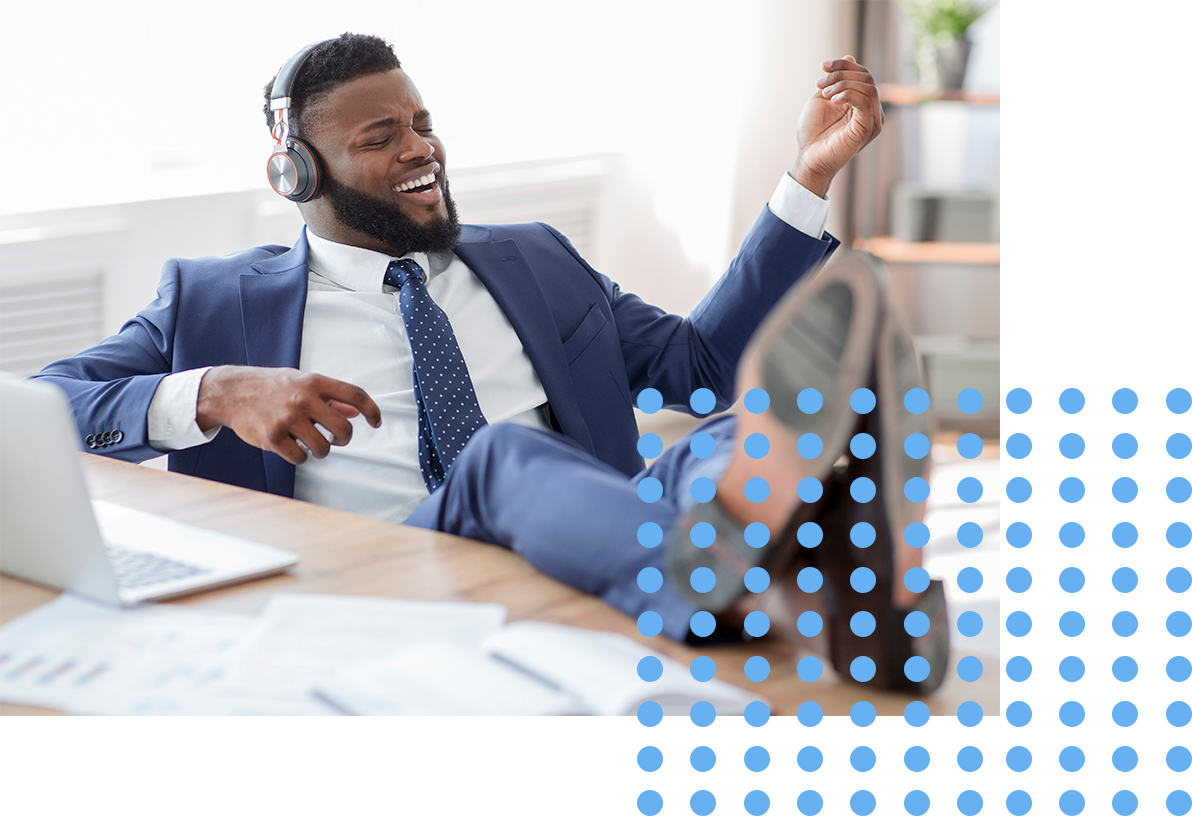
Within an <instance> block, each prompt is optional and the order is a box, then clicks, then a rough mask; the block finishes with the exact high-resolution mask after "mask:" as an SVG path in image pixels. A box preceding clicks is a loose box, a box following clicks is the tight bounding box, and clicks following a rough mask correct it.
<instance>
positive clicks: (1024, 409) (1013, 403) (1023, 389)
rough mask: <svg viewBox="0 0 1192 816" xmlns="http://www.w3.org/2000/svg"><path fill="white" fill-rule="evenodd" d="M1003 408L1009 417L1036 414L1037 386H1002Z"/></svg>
mask: <svg viewBox="0 0 1192 816" xmlns="http://www.w3.org/2000/svg"><path fill="white" fill-rule="evenodd" d="M1001 410H1002V412H1004V413H1005V415H1006V416H1007V417H1033V416H1035V388H1033V386H1029V385H1007V386H1005V387H1002V390H1001Z"/></svg>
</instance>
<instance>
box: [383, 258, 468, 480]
mask: <svg viewBox="0 0 1192 816" xmlns="http://www.w3.org/2000/svg"><path fill="white" fill-rule="evenodd" d="M384 282H385V284H386V285H387V286H391V287H394V288H396V289H397V290H398V293H397V301H398V306H399V308H400V311H401V319H402V324H403V325H404V326H405V330H406V336H407V337H408V338H409V340H410V351H411V353H412V355H413V358H414V396H415V401H416V402H417V404H418V468H419V470H420V471H421V472H422V480H423V481H424V482H425V483H426V489H427V490H429V491H431V492H433V491H434V489H435V488H437V487H438V486H439V485H440V484H442V483H443V480H444V479H445V478H446V474H447V471H448V470H450V469H451V465H452V464H454V463H455V459H456V457H457V456H459V453H460V451H462V450H463V447H464V445H465V444H466V443H467V441H468V440H469V439H471V438H472V434H474V433H475V432H476V431H477V430H479V429H480V428H481V427H482V426H484V425H485V424H487V423H486V421H485V419H484V414H483V413H481V411H480V403H479V402H478V401H477V399H476V390H475V389H474V388H473V386H472V378H471V376H470V375H469V374H468V367H467V365H466V364H465V363H464V357H463V354H462V353H461V352H460V350H459V343H458V342H457V341H456V339H455V331H454V330H453V329H452V327H451V321H450V320H449V319H448V318H447V315H446V313H444V312H443V310H442V309H440V308H439V306H438V304H437V303H435V301H434V299H433V298H432V297H431V296H430V293H429V292H428V291H427V290H426V283H425V276H424V275H423V272H422V267H421V266H419V265H418V264H417V263H416V262H415V261H414V260H412V259H410V258H400V259H398V260H396V261H392V262H391V263H390V264H389V267H388V268H387V269H386V270H385V278H384Z"/></svg>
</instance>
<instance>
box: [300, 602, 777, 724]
mask: <svg viewBox="0 0 1192 816" xmlns="http://www.w3.org/2000/svg"><path fill="white" fill-rule="evenodd" d="M650 655H653V656H654V657H657V658H658V659H659V660H660V661H661V662H662V676H661V677H660V678H659V679H658V680H655V681H653V682H646V681H645V680H642V679H641V678H639V677H638V674H637V664H638V661H640V660H641V659H642V658H643V657H646V656H650ZM315 693H316V695H317V696H318V697H319V698H321V699H322V700H323V701H325V702H328V703H330V704H331V705H333V706H335V707H336V708H339V709H340V710H342V711H344V712H346V713H349V714H414V715H424V714H507V715H521V714H595V715H601V714H603V715H627V714H634V713H635V712H636V711H637V707H638V706H639V705H640V704H642V703H643V702H646V701H647V700H652V701H654V702H656V703H658V704H659V705H660V706H662V710H663V713H664V714H683V715H686V714H687V713H688V712H689V711H690V709H691V706H692V705H693V704H695V703H697V702H699V701H701V700H706V701H708V702H710V703H712V704H713V705H714V706H715V707H716V712H717V714H721V715H734V714H738V715H739V714H742V713H743V712H744V710H745V706H746V705H748V704H749V703H750V702H753V701H754V700H760V699H762V698H760V697H758V696H757V695H753V694H750V693H748V692H747V691H745V690H743V689H740V688H737V687H736V686H733V685H730V684H728V683H725V682H723V681H721V680H716V679H712V680H709V681H707V682H699V681H696V680H695V679H694V678H692V676H691V672H690V670H689V669H688V667H687V666H685V665H683V664H682V663H679V662H677V661H675V660H672V659H670V658H668V657H664V656H663V655H660V654H657V653H656V652H653V651H651V650H650V649H647V648H646V647H645V646H642V645H641V644H639V643H637V642H636V641H634V640H632V639H630V638H627V637H625V636H623V635H618V634H614V633H611V632H598V631H593V630H590V629H577V628H574V627H571V626H560V625H558V624H552V623H538V622H535V621H519V622H516V623H511V624H508V625H507V626H505V627H503V628H502V629H501V630H500V631H498V632H497V633H495V634H494V635H491V636H490V637H488V638H487V639H486V640H485V641H484V642H483V644H482V646H481V648H480V649H479V650H475V651H473V650H468V649H465V648H462V647H460V646H456V645H453V644H449V643H434V644H420V645H417V646H411V647H409V648H406V649H403V650H401V651H399V652H396V653H394V654H392V655H390V656H389V657H387V658H384V659H380V660H371V661H365V662H360V663H355V664H352V665H350V666H348V667H345V669H344V670H343V671H341V672H340V673H339V674H338V675H337V676H336V677H335V678H334V679H333V680H331V681H324V682H322V683H320V684H319V685H318V686H317V687H316V691H315Z"/></svg>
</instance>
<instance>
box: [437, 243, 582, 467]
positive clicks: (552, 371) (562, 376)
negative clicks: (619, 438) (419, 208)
mask: <svg viewBox="0 0 1192 816" xmlns="http://www.w3.org/2000/svg"><path fill="white" fill-rule="evenodd" d="M455 253H456V254H457V255H459V257H460V258H462V259H463V261H464V263H466V264H467V265H468V267H469V268H470V269H471V270H472V271H473V272H474V273H475V274H476V277H478V278H480V281H481V283H483V284H484V286H485V288H486V289H488V291H489V293H490V294H491V295H492V296H493V300H495V301H496V302H497V305H498V306H500V307H501V311H503V312H504V313H505V316H506V317H507V318H509V322H510V324H511V325H512V326H513V330H514V331H515V332H517V336H518V338H519V339H520V340H521V342H522V346H523V347H524V348H525V350H526V354H527V355H529V357H530V362H531V363H532V364H533V365H534V371H535V372H537V374H538V379H539V380H540V381H541V382H542V388H543V390H544V391H545V392H546V398H547V399H548V400H550V405H551V410H552V411H554V414H555V418H556V419H557V420H558V421H559V426H560V427H561V428H562V429H563V433H565V434H566V435H567V436H568V437H570V438H571V439H572V440H573V441H575V442H577V443H579V445H580V446H582V447H583V448H584V449H585V450H587V451H588V452H590V453H594V452H595V448H594V446H593V445H592V436H591V434H590V433H589V431H588V424H587V422H585V421H584V417H583V414H582V413H581V412H580V410H579V399H578V397H577V395H576V392H575V384H574V383H573V382H572V380H571V370H570V369H569V368H568V366H567V360H566V358H565V357H564V356H563V345H562V343H560V342H559V329H558V327H557V326H556V325H555V320H554V317H553V315H552V312H551V308H550V305H549V304H548V303H547V301H546V297H545V296H544V295H543V294H542V289H541V288H539V286H538V282H537V281H536V280H535V279H534V275H533V273H532V272H530V267H529V265H527V264H526V260H525V258H524V257H523V256H522V253H521V250H520V249H518V246H517V242H515V241H513V240H511V239H510V240H505V241H496V242H494V241H493V240H492V231H491V230H488V229H485V228H483V227H475V226H465V227H464V230H463V233H462V234H461V237H460V242H459V244H457V245H456V247H455Z"/></svg>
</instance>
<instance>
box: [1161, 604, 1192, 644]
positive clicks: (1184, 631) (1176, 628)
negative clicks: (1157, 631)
mask: <svg viewBox="0 0 1192 816" xmlns="http://www.w3.org/2000/svg"><path fill="white" fill-rule="evenodd" d="M1188 639H1192V610H1187V609H1165V610H1163V640H1168V641H1182V640H1188Z"/></svg>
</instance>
